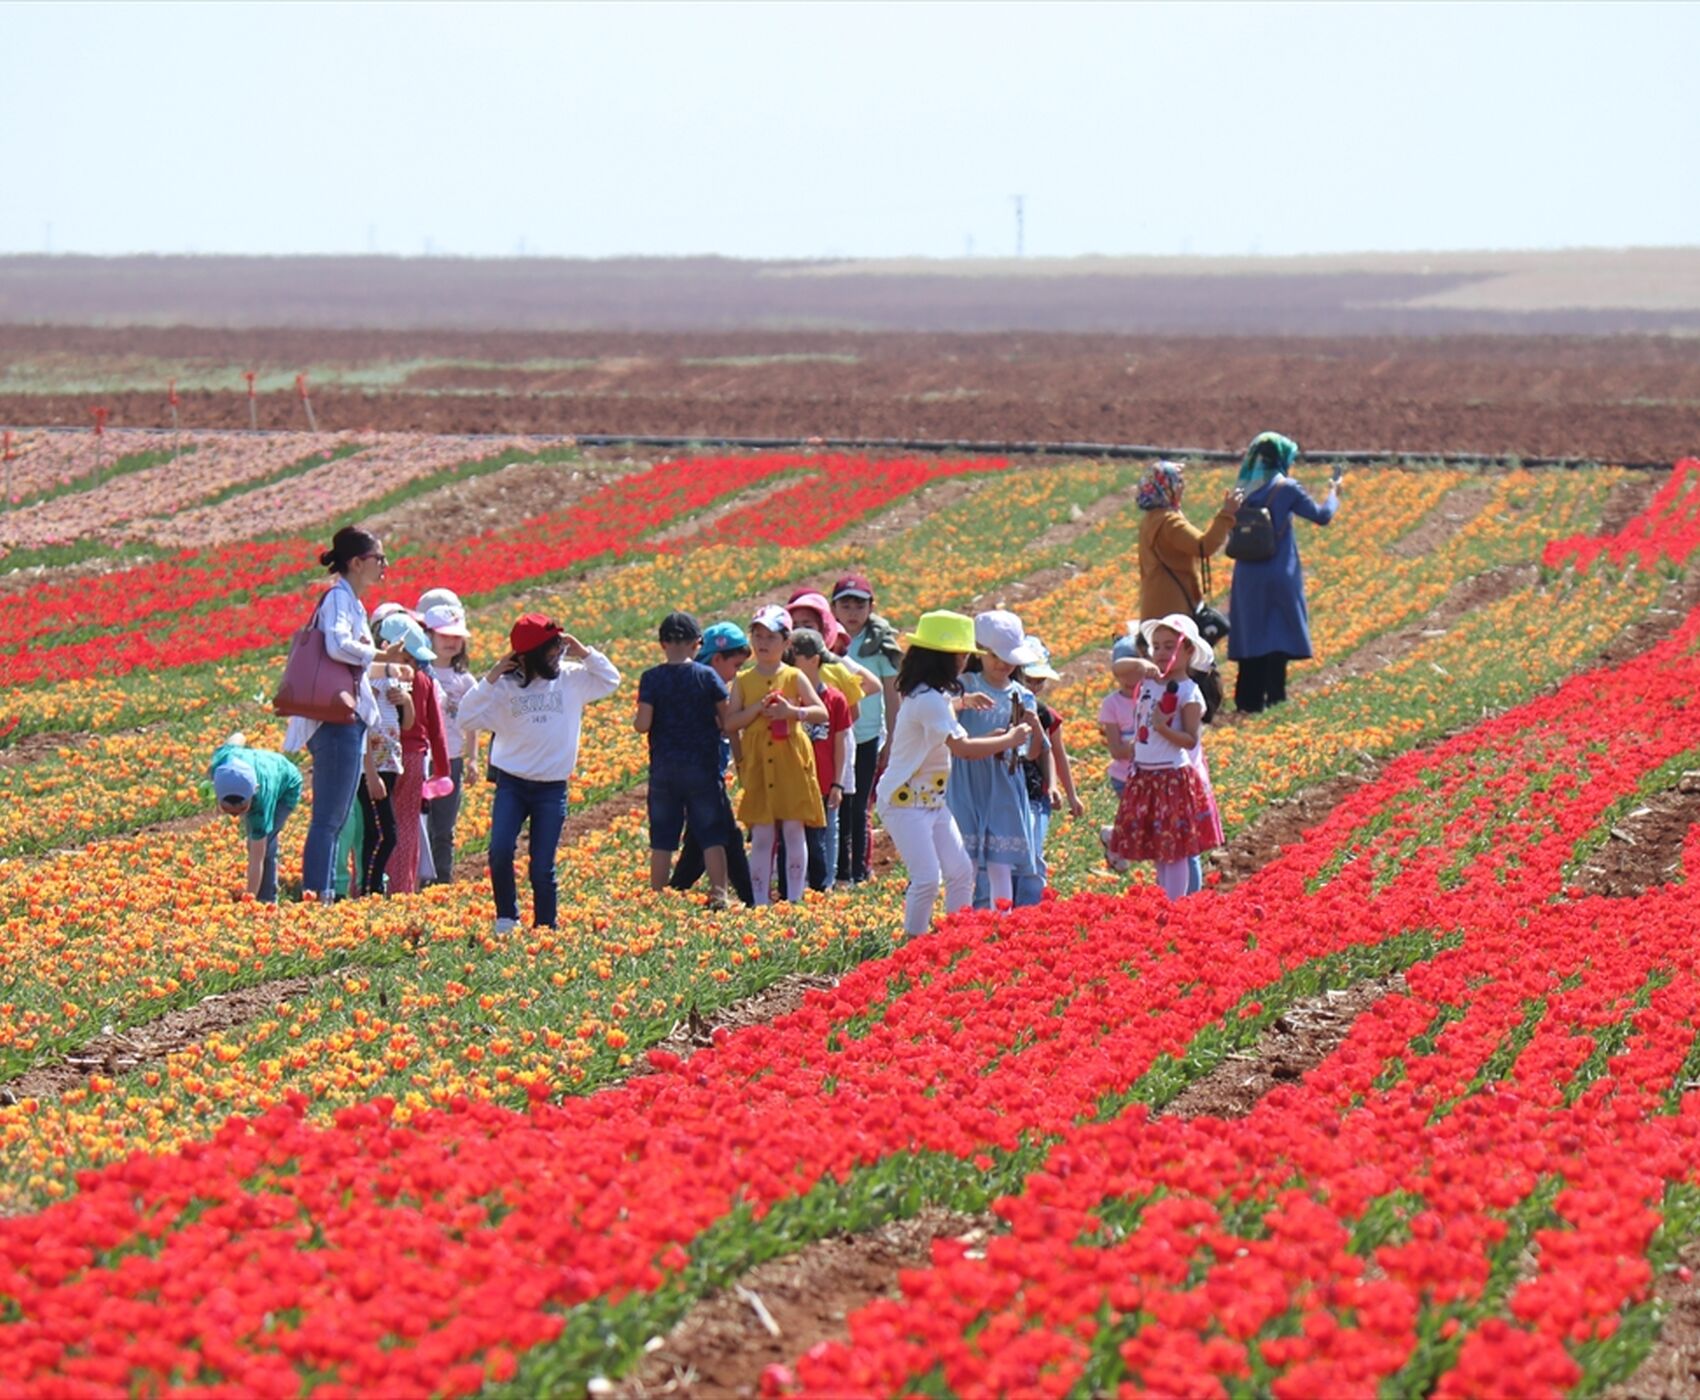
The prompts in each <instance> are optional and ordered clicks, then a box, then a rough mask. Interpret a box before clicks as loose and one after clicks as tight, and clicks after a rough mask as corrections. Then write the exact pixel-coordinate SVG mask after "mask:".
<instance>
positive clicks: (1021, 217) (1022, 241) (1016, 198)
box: [1009, 194, 1027, 258]
mask: <svg viewBox="0 0 1700 1400" xmlns="http://www.w3.org/2000/svg"><path fill="white" fill-rule="evenodd" d="M1009 199H1010V203H1012V204H1013V205H1015V256H1016V257H1018V258H1019V257H1022V256H1024V255H1025V254H1026V252H1027V196H1026V195H1024V194H1012V195H1011V196H1010V197H1009Z"/></svg>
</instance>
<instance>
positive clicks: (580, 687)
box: [460, 613, 620, 936]
mask: <svg viewBox="0 0 1700 1400" xmlns="http://www.w3.org/2000/svg"><path fill="white" fill-rule="evenodd" d="M508 643H509V645H510V646H511V647H512V648H513V650H511V651H510V652H509V653H508V654H507V655H506V656H504V657H503V658H502V659H501V660H500V661H498V662H497V663H496V664H495V666H493V667H492V668H491V669H490V672H489V674H488V675H486V676H485V677H484V678H483V679H482V680H481V681H479V682H478V684H477V685H475V686H473V687H472V689H471V690H469V691H467V693H466V698H465V699H464V700H462V701H461V702H460V722H461V723H462V724H463V725H465V726H466V727H467V728H469V729H487V730H489V731H490V733H491V734H492V735H494V736H495V737H494V738H492V739H491V741H490V777H491V779H492V781H494V783H495V784H496V795H495V797H494V799H493V800H492V802H491V807H490V890H491V893H492V895H494V897H495V901H496V929H495V931H496V933H497V935H498V936H500V935H502V934H506V933H511V932H512V931H513V930H514V929H516V928H518V927H519V892H518V889H517V887H516V886H515V883H514V852H515V851H516V850H517V849H518V846H519V832H520V828H521V827H522V826H524V825H525V824H526V823H527V822H528V821H529V822H530V823H531V871H530V875H531V897H532V916H533V918H534V919H535V921H536V923H537V924H538V926H539V927H542V928H553V927H554V926H555V916H556V907H557V890H556V882H555V853H556V851H557V850H558V849H559V847H560V844H561V829H562V828H563V827H564V826H565V825H566V823H567V782H568V780H569V779H570V778H571V777H572V775H573V769H574V768H575V767H577V766H578V741H579V728H580V725H581V722H582V720H583V717H584V707H585V706H586V705H587V704H589V703H590V702H591V701H593V700H600V699H602V698H604V697H605V696H609V695H612V694H613V693H614V692H615V691H616V690H618V689H619V686H620V673H619V672H618V671H617V670H615V669H614V663H613V662H612V661H610V660H609V659H608V658H607V657H606V656H604V655H603V654H602V653H601V652H599V651H596V650H595V649H594V648H591V647H587V646H585V645H584V643H583V642H581V641H579V639H578V638H577V637H574V636H572V635H571V634H570V633H568V632H564V631H562V630H561V625H560V624H559V623H558V622H556V621H554V620H553V619H552V618H547V617H544V616H543V615H542V614H541V613H526V614H525V616H524V617H522V618H520V620H519V621H518V622H516V623H514V625H513V630H512V631H510V632H509V633H508ZM563 656H564V657H566V658H567V659H568V660H567V664H566V665H563V664H562V657H563Z"/></svg>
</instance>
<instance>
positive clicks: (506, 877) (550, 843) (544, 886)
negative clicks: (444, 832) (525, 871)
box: [490, 765, 567, 928]
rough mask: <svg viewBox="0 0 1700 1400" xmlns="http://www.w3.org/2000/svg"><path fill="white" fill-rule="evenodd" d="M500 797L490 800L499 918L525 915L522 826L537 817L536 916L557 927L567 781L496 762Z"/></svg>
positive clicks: (542, 922) (533, 874)
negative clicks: (517, 862)
mask: <svg viewBox="0 0 1700 1400" xmlns="http://www.w3.org/2000/svg"><path fill="white" fill-rule="evenodd" d="M490 775H491V776H492V777H493V778H494V779H495V780H496V795H495V797H494V798H492V799H491V802H490V891H491V893H492V894H494V895H495V896H496V917H497V918H498V919H514V920H518V918H519V889H518V887H517V886H516V885H515V883H514V852H515V850H517V849H518V847H519V829H520V828H521V827H522V826H524V825H525V823H526V820H527V818H529V819H530V821H531V870H530V875H531V906H532V908H531V915H532V922H533V923H535V924H537V925H539V926H540V927H543V928H554V927H555V907H556V889H555V852H556V851H557V850H559V849H560V846H561V828H562V827H564V826H565V825H566V824H567V785H566V783H564V782H559V783H538V782H533V781H532V780H531V779H530V778H516V777H514V775H513V774H512V773H504V772H503V771H502V770H501V769H500V768H497V767H495V766H494V765H492V766H491V769H490Z"/></svg>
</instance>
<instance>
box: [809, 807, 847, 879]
mask: <svg viewBox="0 0 1700 1400" xmlns="http://www.w3.org/2000/svg"><path fill="white" fill-rule="evenodd" d="M842 810H843V808H842V807H828V808H827V809H826V825H825V826H809V827H804V828H803V839H804V841H806V842H807V843H808V847H809V888H810V889H811V890H830V889H831V888H832V887H833V886H834V885H835V884H837V883H838V814H839V813H840V812H841V811H842ZM846 883H848V882H846Z"/></svg>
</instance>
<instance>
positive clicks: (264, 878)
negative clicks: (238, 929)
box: [249, 802, 295, 904]
mask: <svg viewBox="0 0 1700 1400" xmlns="http://www.w3.org/2000/svg"><path fill="white" fill-rule="evenodd" d="M294 810H295V809H294V808H293V807H286V806H284V805H283V804H282V803H281V802H280V803H278V807H277V811H276V812H275V813H274V814H273V816H272V819H273V820H274V821H275V822H276V823H277V825H276V827H274V828H273V830H272V834H271V835H270V836H268V837H266V858H265V861H264V863H263V864H262V865H261V866H260V888H259V890H258V891H257V892H256V893H255V896H254V897H255V898H256V899H258V900H259V901H260V903H261V904H276V903H277V838H278V837H279V836H281V835H282V834H283V824H284V823H285V822H286V821H288V820H289V814H290V813H291V812H293V811H294ZM249 839H250V840H252V839H253V838H252V837H250V838H249Z"/></svg>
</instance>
